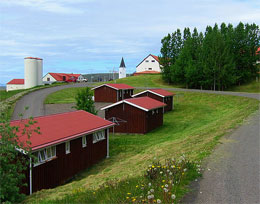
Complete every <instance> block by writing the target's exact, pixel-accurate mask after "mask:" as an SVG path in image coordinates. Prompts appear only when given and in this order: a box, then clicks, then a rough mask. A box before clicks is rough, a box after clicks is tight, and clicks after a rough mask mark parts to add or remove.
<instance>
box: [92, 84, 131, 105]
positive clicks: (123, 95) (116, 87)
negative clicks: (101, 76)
mask: <svg viewBox="0 0 260 204" xmlns="http://www.w3.org/2000/svg"><path fill="white" fill-rule="evenodd" d="M92 90H94V97H95V102H111V103H115V102H117V101H121V100H123V99H127V98H131V96H132V95H133V92H134V87H132V86H129V85H127V84H103V85H100V86H97V87H95V88H93V89H92Z"/></svg>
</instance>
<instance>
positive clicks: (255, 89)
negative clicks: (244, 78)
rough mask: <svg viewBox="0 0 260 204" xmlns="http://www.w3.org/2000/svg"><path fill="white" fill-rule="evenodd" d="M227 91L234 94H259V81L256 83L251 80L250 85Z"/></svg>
mask: <svg viewBox="0 0 260 204" xmlns="http://www.w3.org/2000/svg"><path fill="white" fill-rule="evenodd" d="M228 90H229V91H235V92H247V93H260V79H259V80H258V82H257V81H256V80H253V81H252V82H250V83H247V84H243V85H241V86H236V87H233V88H230V89H228Z"/></svg>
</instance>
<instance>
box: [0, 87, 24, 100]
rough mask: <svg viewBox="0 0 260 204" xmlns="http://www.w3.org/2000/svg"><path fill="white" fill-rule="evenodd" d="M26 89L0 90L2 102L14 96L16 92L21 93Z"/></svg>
mask: <svg viewBox="0 0 260 204" xmlns="http://www.w3.org/2000/svg"><path fill="white" fill-rule="evenodd" d="M23 91H24V90H14V91H8V92H7V91H6V90H0V102H1V101H4V100H6V99H8V98H10V97H12V96H14V95H15V94H18V93H21V92H23Z"/></svg>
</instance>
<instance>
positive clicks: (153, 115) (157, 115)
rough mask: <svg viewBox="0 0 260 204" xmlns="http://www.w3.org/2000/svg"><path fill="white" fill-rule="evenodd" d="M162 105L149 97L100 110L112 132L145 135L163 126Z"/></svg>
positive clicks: (119, 103) (121, 102)
mask: <svg viewBox="0 0 260 204" xmlns="http://www.w3.org/2000/svg"><path fill="white" fill-rule="evenodd" d="M164 106H165V104H164V103H162V102H160V101H157V100H154V99H152V98H150V97H147V96H146V97H138V98H130V99H125V100H122V101H119V102H117V103H114V104H111V105H109V106H106V107H104V108H102V109H101V110H105V118H106V119H107V120H110V121H114V122H115V123H116V124H117V125H116V126H114V130H113V131H114V132H119V133H139V134H145V133H147V132H149V131H151V130H153V129H155V128H158V127H160V126H162V125H163V107H164Z"/></svg>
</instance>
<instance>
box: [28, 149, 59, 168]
mask: <svg viewBox="0 0 260 204" xmlns="http://www.w3.org/2000/svg"><path fill="white" fill-rule="evenodd" d="M47 151H49V153H50V155H49V154H47ZM33 154H34V156H35V157H37V160H36V161H34V165H33V166H38V165H40V164H43V163H45V162H47V161H50V160H52V159H53V158H55V157H56V146H50V147H46V148H45V149H42V150H39V151H37V152H34V153H33ZM42 156H44V158H43V157H42Z"/></svg>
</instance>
